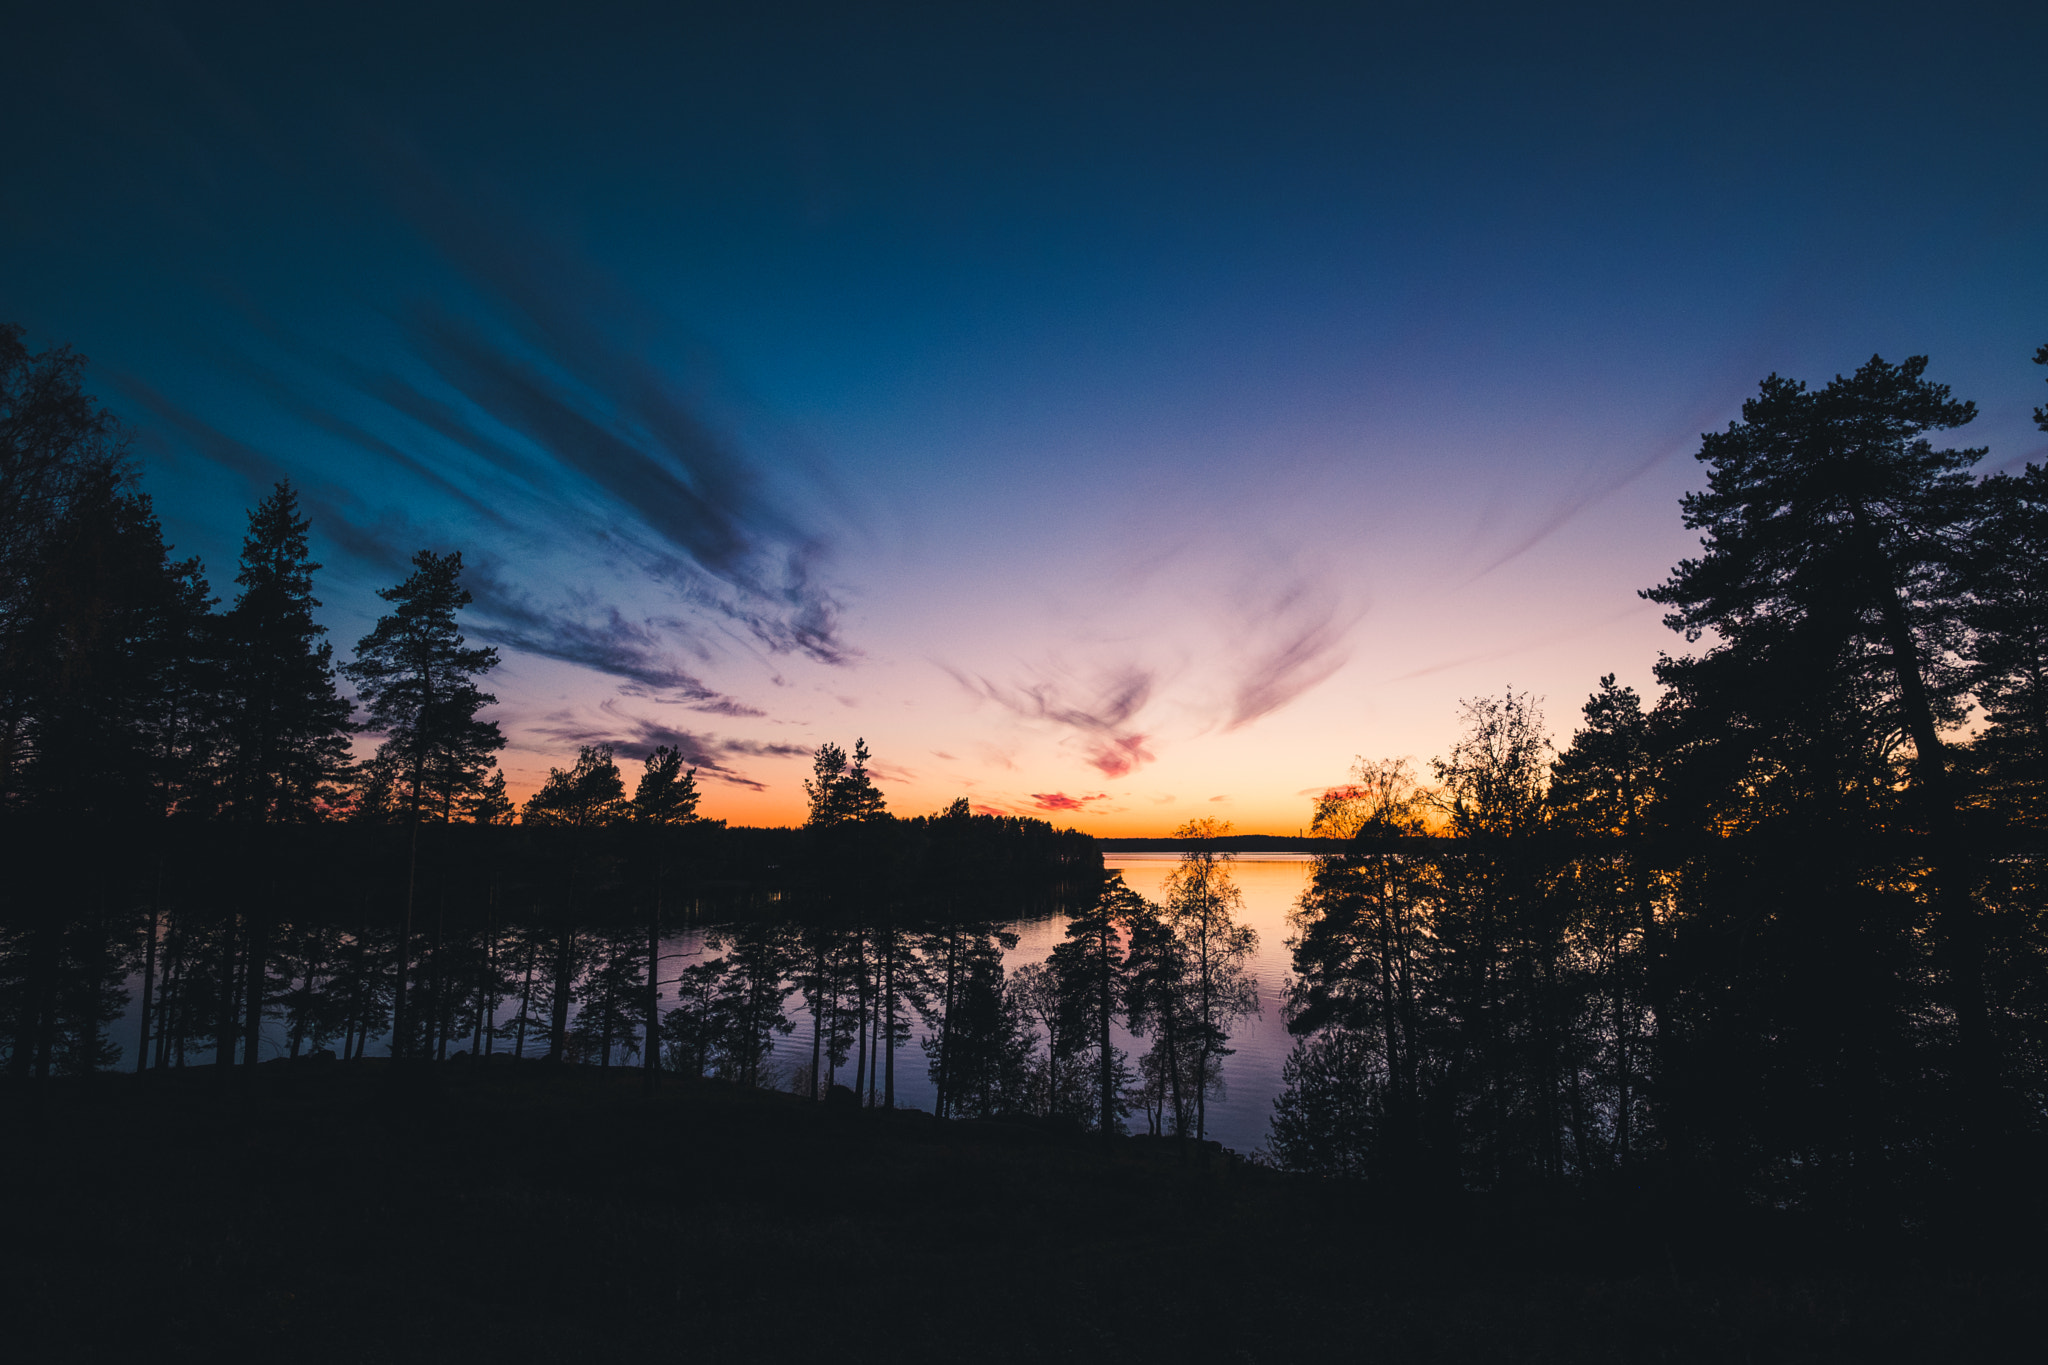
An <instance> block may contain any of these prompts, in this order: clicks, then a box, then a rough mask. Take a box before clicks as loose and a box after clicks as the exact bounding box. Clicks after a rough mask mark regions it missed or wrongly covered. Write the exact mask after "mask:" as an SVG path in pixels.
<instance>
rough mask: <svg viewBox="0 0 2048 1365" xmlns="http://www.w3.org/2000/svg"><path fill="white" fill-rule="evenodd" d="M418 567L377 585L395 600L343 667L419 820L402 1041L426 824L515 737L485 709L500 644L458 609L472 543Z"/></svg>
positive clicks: (398, 1018)
mask: <svg viewBox="0 0 2048 1365" xmlns="http://www.w3.org/2000/svg"><path fill="white" fill-rule="evenodd" d="M412 563H413V572H412V573H411V575H409V576H408V577H407V578H406V580H405V581H404V582H403V583H400V584H399V585H398V586H397V587H394V588H382V589H379V590H378V593H377V595H378V596H379V597H381V598H383V599H384V600H385V601H386V602H389V603H391V605H392V606H393V608H394V610H393V611H391V612H390V613H388V614H387V615H385V616H382V617H379V618H378V621H377V624H376V626H375V627H374V628H373V629H372V630H371V631H370V633H369V634H368V635H365V636H364V637H363V638H362V639H361V640H359V641H357V642H356V657H355V658H354V660H352V661H351V662H349V663H347V664H345V665H343V666H342V669H341V672H342V675H343V676H344V677H346V678H348V680H349V681H350V682H352V683H354V684H355V685H356V690H357V691H358V692H359V693H360V694H361V696H362V699H363V704H364V707H365V709H366V710H367V711H368V713H369V719H368V722H367V724H366V725H365V727H364V728H366V729H368V730H371V731H373V732H376V733H379V734H382V735H384V736H385V739H384V742H383V743H382V744H381V745H379V746H378V750H377V757H376V760H375V763H376V765H377V767H378V768H379V769H380V770H381V774H382V780H383V781H384V782H385V783H386V784H387V785H388V787H389V788H392V789H395V791H396V792H397V793H398V794H399V795H400V797H401V799H402V800H403V802H404V809H405V814H406V823H407V825H408V826H409V827H410V833H409V836H408V844H407V854H406V877H405V913H404V920H403V926H402V929H401V933H400V938H399V943H398V979H397V984H396V987H395V993H394V999H393V1018H392V1044H391V1045H392V1048H393V1051H394V1052H398V1051H400V1050H402V1049H403V1047H404V1040H405V1028H406V1027H407V1026H408V1025H409V1023H410V1021H409V1020H407V1019H406V1017H405V1006H406V999H405V994H406V975H407V970H408V967H409V965H410V961H411V957H412V932H413V898H414V895H415V893H416V890H417V887H418V881H419V878H418V866H419V827H420V823H421V820H422V818H423V816H424V815H425V814H427V813H428V812H429V811H434V808H436V807H438V810H437V811H434V813H437V814H438V815H439V817H440V819H441V820H442V821H443V822H446V821H448V820H449V819H452V818H453V815H454V811H455V805H456V802H457V801H458V800H460V799H461V798H463V797H465V796H468V795H471V794H473V793H474V792H476V791H477V790H478V789H479V788H480V787H481V786H482V785H483V774H484V770H485V769H486V768H487V767H488V765H489V761H490V756H491V755H492V754H494V753H496V752H497V751H498V750H499V749H502V748H504V747H505V737H504V736H503V735H501V734H499V733H498V724H497V722H496V721H488V720H479V719H478V718H477V714H476V713H477V712H478V711H480V710H482V709H483V708H484V707H486V706H490V705H493V704H495V703H496V702H497V698H496V697H494V696H492V695H491V694H489V693H488V692H484V691H482V690H481V689H479V688H478V687H477V685H476V682H475V679H476V677H477V676H478V675H479V674H482V673H485V672H488V671H489V670H490V669H492V668H494V667H496V666H497V663H498V652H497V651H496V650H495V649H488V648H486V649H471V648H470V647H469V646H468V645H467V644H466V643H465V642H464V640H463V638H462V630H461V628H460V627H459V626H458V625H457V624H456V620H455V614H456V613H457V612H459V611H461V610H462V608H464V607H466V606H468V605H469V603H470V600H471V599H470V595H469V590H468V589H466V588H464V587H463V586H462V583H461V578H462V553H461V551H459V550H458V551H455V552H453V553H451V554H446V555H442V554H436V553H435V552H434V551H432V550H421V551H420V552H419V553H418V554H416V555H414V556H413V557H412Z"/></svg>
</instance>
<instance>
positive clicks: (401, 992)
mask: <svg viewBox="0 0 2048 1365" xmlns="http://www.w3.org/2000/svg"><path fill="white" fill-rule="evenodd" d="M419 863H420V787H419V780H418V778H417V777H415V778H414V780H413V787H412V829H411V832H410V834H409V835H408V837H407V840H406V849H405V919H404V922H403V923H402V924H401V925H400V926H399V930H398V979H397V981H396V982H395V983H393V985H392V988H391V1056H392V1059H393V1060H397V1059H399V1058H402V1057H404V1056H405V1051H406V1047H405V1026H406V1020H405V983H406V976H407V973H408V970H409V968H410V965H411V960H412V901H413V891H414V887H415V885H416V884H417V882H418V880H419Z"/></svg>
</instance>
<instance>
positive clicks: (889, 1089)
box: [882, 920, 896, 1109]
mask: <svg viewBox="0 0 2048 1365" xmlns="http://www.w3.org/2000/svg"><path fill="white" fill-rule="evenodd" d="M886 934H887V937H886V938H885V940H884V942H883V950H882V951H883V957H882V999H883V1001H884V1002H886V1005H887V1010H886V1015H885V1019H884V1026H883V1029H882V1048H883V1054H882V1055H883V1056H884V1058H885V1059H886V1060H885V1062H884V1065H885V1066H886V1067H887V1068H888V1071H887V1075H886V1076H885V1077H884V1079H883V1082H882V1107H883V1108H884V1109H894V1108H895V1107H896V925H895V922H894V921H893V920H892V921H891V922H890V924H889V927H888V929H887V930H886Z"/></svg>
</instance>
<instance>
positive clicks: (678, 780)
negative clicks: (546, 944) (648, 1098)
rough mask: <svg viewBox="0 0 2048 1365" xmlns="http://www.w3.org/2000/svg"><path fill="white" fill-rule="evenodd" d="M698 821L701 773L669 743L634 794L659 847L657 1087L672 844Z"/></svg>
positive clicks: (646, 1059)
mask: <svg viewBox="0 0 2048 1365" xmlns="http://www.w3.org/2000/svg"><path fill="white" fill-rule="evenodd" d="M696 818H697V770H696V769H695V768H689V769H685V768H684V767H683V755H682V752H681V750H679V749H677V748H675V747H674V746H673V745H669V744H663V745H659V746H657V747H656V748H655V750H654V752H653V753H650V754H649V755H647V759H646V766H645V769H644V770H643V771H642V772H641V774H640V782H639V785H638V786H636V787H635V788H634V789H633V805H632V819H633V821H634V823H635V824H636V825H638V826H639V827H640V829H641V830H642V832H643V833H645V834H646V835H648V836H649V839H650V842H651V843H652V844H653V850H652V851H653V861H654V895H653V897H652V898H651V899H650V901H649V905H648V912H647V1002H646V1010H647V1041H646V1044H645V1045H644V1047H643V1049H642V1051H643V1054H644V1055H643V1059H642V1060H643V1063H644V1065H645V1067H646V1076H647V1085H648V1087H649V1089H652V1088H653V1085H654V1079H655V1072H656V1069H657V1068H658V1067H659V1066H660V1064H661V1046H660V1040H659V1037H658V1035H659V1032H660V1029H661V924H662V911H663V908H664V906H663V901H664V899H665V897H666V893H667V890H668V869H669V852H670V844H671V842H672V840H673V837H674V833H675V831H676V830H677V829H678V828H680V827H682V826H684V825H688V824H690V823H692V822H693V821H695V820H696Z"/></svg>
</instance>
